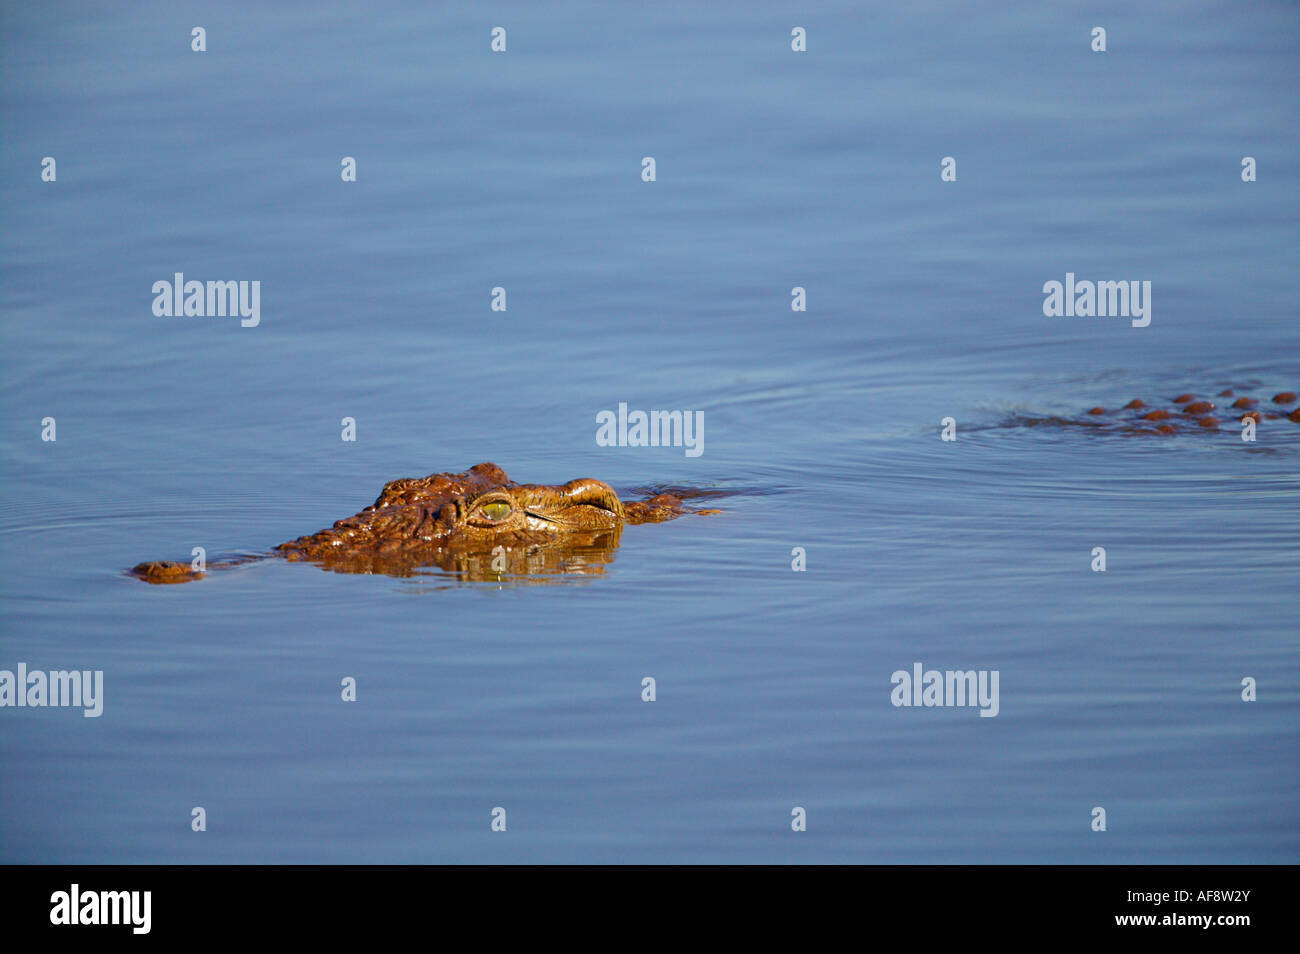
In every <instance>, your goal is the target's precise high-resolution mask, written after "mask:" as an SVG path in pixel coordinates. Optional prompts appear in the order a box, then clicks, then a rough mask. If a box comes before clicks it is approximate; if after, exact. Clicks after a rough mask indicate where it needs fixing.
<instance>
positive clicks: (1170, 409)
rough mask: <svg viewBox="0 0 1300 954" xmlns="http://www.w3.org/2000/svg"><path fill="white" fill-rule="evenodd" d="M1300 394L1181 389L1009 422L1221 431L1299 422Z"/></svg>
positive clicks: (1128, 429)
mask: <svg viewBox="0 0 1300 954" xmlns="http://www.w3.org/2000/svg"><path fill="white" fill-rule="evenodd" d="M1298 400H1300V396H1298V395H1297V394H1296V392H1294V391H1281V392H1279V393H1277V394H1274V395H1273V396H1272V398H1267V399H1264V398H1255V397H1250V396H1249V395H1245V394H1239V393H1238V392H1237V391H1235V390H1233V389H1232V388H1226V389H1224V390H1222V391H1218V392H1217V393H1215V394H1214V396H1213V397H1205V396H1198V395H1196V394H1193V393H1190V392H1188V393H1184V394H1179V395H1178V396H1177V397H1174V398H1170V399H1169V400H1168V401H1161V400H1155V401H1152V402H1150V403H1149V402H1147V401H1144V400H1142V399H1141V398H1134V399H1133V400H1131V401H1129V402H1128V403H1127V404H1125V405H1124V406H1123V407H1120V408H1116V409H1107V408H1104V407H1092V408H1089V409H1088V410H1087V411H1085V412H1084V413H1083V414H1082V415H1080V416H1078V417H1015V418H1012V419H1011V420H1010V421H1008V422H1007V425H1006V426H1008V427H1035V426H1039V425H1057V426H1061V427H1095V428H1101V429H1104V430H1110V431H1116V432H1119V433H1123V434H1178V433H1187V432H1194V431H1200V432H1205V431H1211V432H1212V431H1216V430H1218V429H1219V427H1220V426H1223V427H1234V426H1237V425H1240V424H1242V422H1243V421H1244V420H1245V419H1246V418H1250V419H1251V420H1252V421H1254V422H1255V424H1256V425H1257V426H1260V425H1262V424H1263V423H1264V422H1265V421H1272V420H1277V421H1283V420H1288V421H1292V422H1295V423H1297V424H1300V407H1295V405H1296V403H1297V401H1298Z"/></svg>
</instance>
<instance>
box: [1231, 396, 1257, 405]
mask: <svg viewBox="0 0 1300 954" xmlns="http://www.w3.org/2000/svg"><path fill="white" fill-rule="evenodd" d="M1258 403H1259V402H1258V401H1256V400H1255V399H1254V398H1248V397H1239V398H1237V400H1235V401H1233V402H1232V406H1233V407H1254V406H1255V405H1256V404H1258Z"/></svg>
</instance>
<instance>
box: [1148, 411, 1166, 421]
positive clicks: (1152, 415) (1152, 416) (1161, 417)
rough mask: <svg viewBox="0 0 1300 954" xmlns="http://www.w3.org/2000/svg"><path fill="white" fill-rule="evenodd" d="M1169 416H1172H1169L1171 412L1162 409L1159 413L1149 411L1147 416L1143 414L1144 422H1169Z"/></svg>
mask: <svg viewBox="0 0 1300 954" xmlns="http://www.w3.org/2000/svg"><path fill="white" fill-rule="evenodd" d="M1169 416H1170V415H1169V412H1168V411H1166V410H1163V409H1161V410H1159V411H1148V412H1147V413H1146V414H1143V415H1142V420H1144V421H1167V420H1169Z"/></svg>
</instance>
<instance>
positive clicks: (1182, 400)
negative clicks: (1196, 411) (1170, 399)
mask: <svg viewBox="0 0 1300 954" xmlns="http://www.w3.org/2000/svg"><path fill="white" fill-rule="evenodd" d="M1195 400H1196V395H1195V394H1180V395H1178V397H1176V398H1174V403H1175V404H1190V403H1191V402H1192V401H1195Z"/></svg>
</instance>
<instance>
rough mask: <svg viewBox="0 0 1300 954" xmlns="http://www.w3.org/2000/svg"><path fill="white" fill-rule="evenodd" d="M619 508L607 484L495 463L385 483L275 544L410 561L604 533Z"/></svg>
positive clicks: (330, 558)
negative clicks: (328, 522) (560, 479)
mask: <svg viewBox="0 0 1300 954" xmlns="http://www.w3.org/2000/svg"><path fill="white" fill-rule="evenodd" d="M625 519H626V517H625V512H624V509H623V505H622V503H621V502H620V501H619V499H618V495H617V494H616V493H614V490H613V489H612V488H611V487H610V486H609V485H608V484H606V483H603V482H602V481H599V480H592V479H590V478H583V479H580V480H571V481H569V482H568V483H567V484H559V485H555V486H550V485H545V484H516V483H514V482H513V481H511V480H510V479H509V478H507V477H506V474H505V471H503V470H502V469H501V468H500V467H497V466H496V465H495V464H479V465H478V466H476V467H472V468H470V470H468V471H466V472H465V473H463V474H431V475H429V476H428V477H418V478H406V479H403V480H394V481H390V482H389V483H387V484H385V485H384V489H383V491H382V492H381V493H380V494H379V497H378V499H376V500H375V502H374V503H373V504H371V505H370V506H369V507H366V508H365V509H364V510H362V511H361V512H360V513H357V514H354V515H353V516H351V517H345V518H344V519H342V520H339V521H337V522H335V524H334V525H333V526H332V527H330V528H328V529H326V530H321V531H320V532H318V533H313V534H310V535H309V536H305V537H299V538H298V539H296V540H290V541H289V542H288V543H282V544H280V546H278V547H276V550H277V552H279V553H280V554H281V555H283V556H285V557H287V558H288V559H290V560H322V561H327V562H346V561H348V560H354V559H359V560H362V561H364V562H371V561H373V560H375V559H387V560H403V559H407V558H409V559H410V560H412V561H419V560H421V559H424V558H427V557H430V556H431V555H433V554H435V553H437V552H439V551H449V550H461V551H464V550H490V549H491V548H493V547H495V546H508V545H513V544H521V545H528V544H539V545H548V544H556V543H565V542H568V541H570V539H571V538H574V537H576V536H591V535H593V534H601V533H605V534H608V533H611V532H613V531H615V530H618V529H619V528H621V527H622V526H623V523H624V520H625Z"/></svg>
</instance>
